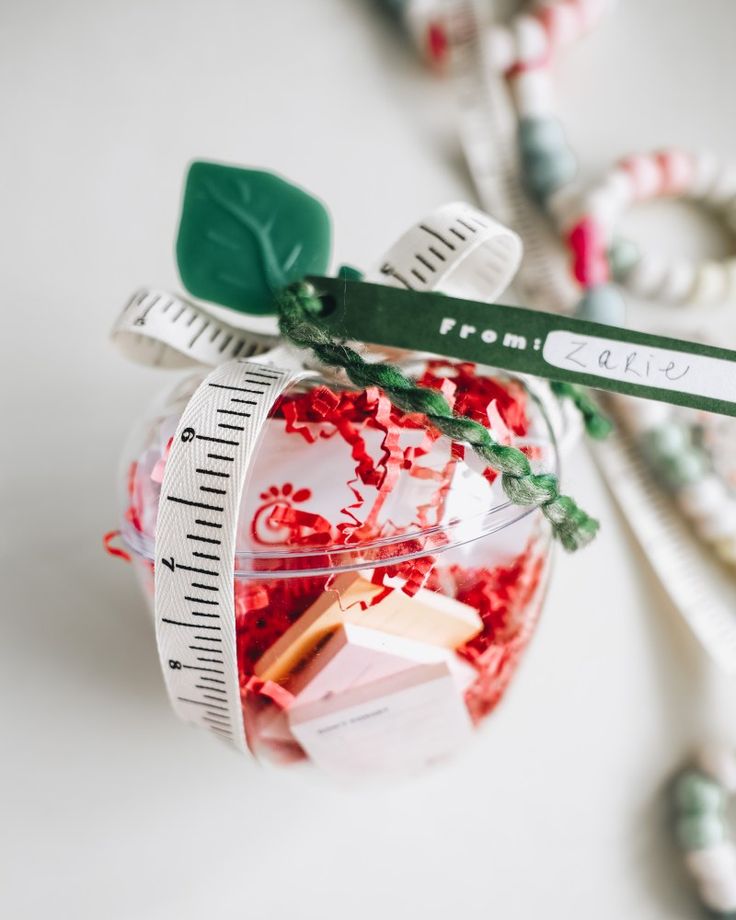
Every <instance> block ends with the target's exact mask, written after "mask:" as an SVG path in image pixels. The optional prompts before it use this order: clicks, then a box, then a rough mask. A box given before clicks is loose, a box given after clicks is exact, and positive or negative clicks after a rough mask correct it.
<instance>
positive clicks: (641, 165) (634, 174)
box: [619, 153, 664, 201]
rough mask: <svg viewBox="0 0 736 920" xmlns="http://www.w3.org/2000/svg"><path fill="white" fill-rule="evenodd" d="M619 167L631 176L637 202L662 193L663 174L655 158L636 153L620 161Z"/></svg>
mask: <svg viewBox="0 0 736 920" xmlns="http://www.w3.org/2000/svg"><path fill="white" fill-rule="evenodd" d="M619 166H620V167H621V168H622V169H625V170H626V172H627V173H628V174H629V175H630V176H631V184H632V185H633V187H634V196H635V199H636V200H637V201H644V200H646V199H648V198H655V197H656V196H657V195H660V194H661V193H662V186H663V184H664V174H663V172H662V168H661V166H660V164H659V161H658V160H657V158H656V157H653V156H649V155H648V154H643V153H638V154H634V155H633V156H630V157H626V158H625V159H623V160H621V162H620V163H619Z"/></svg>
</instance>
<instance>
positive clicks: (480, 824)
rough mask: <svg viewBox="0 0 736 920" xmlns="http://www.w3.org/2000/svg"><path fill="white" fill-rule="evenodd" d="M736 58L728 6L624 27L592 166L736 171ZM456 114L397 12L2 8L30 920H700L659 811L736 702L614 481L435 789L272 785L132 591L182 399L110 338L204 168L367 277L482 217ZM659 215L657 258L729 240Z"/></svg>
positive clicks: (585, 465) (23, 845)
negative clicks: (646, 556)
mask: <svg viewBox="0 0 736 920" xmlns="http://www.w3.org/2000/svg"><path fill="white" fill-rule="evenodd" d="M735 31H736V5H734V4H733V3H732V2H729V0H702V2H700V3H698V4H693V3H692V2H686V0H638V2H634V0H628V2H625V0H624V2H622V3H621V4H620V7H619V10H618V12H617V14H616V15H615V16H614V17H613V18H611V19H610V20H609V22H607V24H606V25H605V27H603V28H601V29H600V30H599V32H598V33H596V34H595V35H594V36H592V37H591V38H590V39H589V41H588V42H587V43H586V45H585V46H584V47H580V48H578V49H576V50H575V51H574V52H572V53H571V54H570V56H569V57H568V58H567V59H566V60H565V62H564V64H563V65H562V66H561V67H560V74H559V76H560V84H561V87H562V90H563V105H562V110H563V114H564V117H565V119H566V121H567V124H568V127H569V131H570V136H571V138H572V141H573V143H574V144H575V146H576V147H577V149H578V151H579V153H580V154H581V157H582V160H583V162H584V164H585V169H586V171H588V172H592V171H593V170H594V169H596V168H599V167H602V166H603V165H605V164H606V163H608V162H609V161H610V160H611V158H613V157H614V156H617V155H620V154H622V153H624V152H627V151H629V150H632V149H648V148H650V147H653V146H661V145H663V144H669V143H676V144H680V145H683V146H690V147H711V148H713V149H714V150H716V151H717V152H718V153H719V154H721V155H722V156H723V157H724V158H728V157H732V158H734V157H736V133H734V130H733V118H732V116H733V103H732V100H731V93H732V87H733V84H734V82H735V80H736V59H734V55H733V35H734V34H735ZM447 101H448V100H447V96H446V94H445V91H444V89H443V87H442V85H441V84H440V83H439V82H438V81H436V80H433V79H432V78H431V77H429V76H428V75H427V74H425V73H424V72H423V71H422V70H421V68H420V67H419V66H417V64H416V62H415V61H413V60H412V58H411V56H410V55H408V54H406V53H405V49H404V47H403V46H402V44H401V42H400V40H399V39H398V38H397V37H396V36H394V35H393V34H392V33H391V31H390V29H389V28H388V26H387V24H386V22H385V21H384V20H383V19H382V18H381V17H380V16H378V15H376V14H375V11H374V9H373V8H372V6H371V4H369V3H367V2H362V3H361V2H350V0H310V2H309V3H304V2H297V0H270V2H268V3H266V2H262V3H255V2H252V0H251V2H249V0H210V2H208V3H195V2H178V3H177V2H174V0H148V2H145V0H130V2H112V0H110V2H101V0H76V2H72V0H67V2H65V3H59V2H51V0H46V2H42V0H24V2H23V3H16V4H10V3H5V4H3V9H2V29H0V110H1V111H2V113H3V115H2V126H3V139H2V142H1V143H0V161H1V162H2V169H1V170H0V214H1V215H2V216H1V217H0V234H1V238H0V277H1V278H2V282H1V283H2V291H3V311H4V312H3V330H2V335H1V336H0V367H2V371H3V385H4V386H3V405H2V426H3V431H2V437H3V444H4V450H3V462H2V529H1V538H0V554H1V557H2V558H1V562H2V569H3V575H2V603H1V604H0V609H1V610H2V614H1V616H2V641H1V643H0V657H1V659H2V666H1V667H0V683H1V684H2V688H3V697H2V698H3V727H2V731H3V736H4V743H3V745H2V752H3V753H2V756H1V757H0V790H1V791H0V799H1V800H2V804H1V807H0V822H1V823H0V828H1V829H0V837H1V838H2V844H1V846H2V858H0V913H2V916H4V917H8V918H13V920H21V918H29V917H30V918H47V917H63V918H66V917H69V918H75V920H85V918H90V920H92V918H94V920H100V918H104V920H128V918H135V920H149V918H150V920H169V918H171V920H174V918H176V920H189V918H192V920H194V918H197V920H201V918H205V917H207V918H210V917H211V918H230V917H233V918H235V917H238V918H244V917H263V918H268V920H270V918H277V920H281V918H288V917H291V916H293V917H299V918H300V920H312V918H320V920H331V918H343V917H349V918H351V920H367V918H376V917H384V918H391V920H393V918H403V917H413V916H421V917H423V918H425V920H434V918H446V917H453V918H471V920H481V918H487V917H499V918H501V917H502V918H504V920H516V918H522V920H531V918H538V917H543V916H544V917H559V918H588V917H595V918H596V920H620V918H622V917H627V918H628V917H636V918H637V920H648V918H665V917H666V918H685V917H692V916H697V915H698V909H697V907H696V906H695V902H694V899H693V897H692V895H691V892H690V888H689V885H688V884H687V881H686V879H685V878H684V877H683V875H682V873H681V871H680V869H679V867H678V863H677V860H676V857H675V854H674V851H673V849H672V846H671V844H670V842H669V834H668V828H667V821H666V808H665V805H664V803H663V799H662V787H663V783H664V781H665V780H666V778H667V776H668V775H669V773H670V771H672V770H673V769H674V768H675V767H676V766H677V765H678V763H679V762H680V761H681V758H682V757H683V756H684V755H685V753H686V751H687V749H688V747H689V746H690V745H691V743H692V742H694V741H695V740H697V739H698V738H699V737H700V735H701V734H702V733H707V732H708V731H709V730H717V731H723V732H724V733H725V737H727V738H730V739H731V740H736V739H734V737H733V736H734V734H735V733H736V731H735V729H734V726H733V725H732V724H731V723H732V720H733V716H734V714H735V710H736V705H735V704H734V700H733V693H732V690H733V685H732V682H730V681H728V680H726V679H725V678H723V677H721V676H719V675H717V674H715V673H713V671H712V670H711V669H710V668H709V666H708V663H707V660H706V659H705V656H704V655H703V654H702V653H701V652H700V650H699V649H698V648H697V647H696V645H695V644H694V642H693V641H692V640H691V638H690V636H689V633H688V631H687V629H686V628H685V627H684V626H683V625H682V623H681V622H680V621H679V620H678V618H677V616H676V614H675V613H674V610H673V609H672V608H671V606H670V604H669V602H668V601H667V600H666V598H665V596H664V594H663V592H662V590H661V589H660V588H659V587H658V585H657V583H656V582H655V580H654V579H653V577H652V575H651V574H650V572H649V570H648V568H647V565H646V564H645V562H644V561H643V560H642V559H641V556H640V554H639V553H638V551H637V550H636V549H635V546H634V544H633V543H632V541H631V539H630V537H629V534H628V532H627V530H626V526H625V524H624V523H623V521H622V518H621V517H620V516H619V514H618V512H617V511H616V509H615V508H614V506H613V505H612V503H611V501H610V499H609V497H608V495H607V492H606V490H605V487H604V486H603V485H602V483H601V481H600V479H599V476H598V475H597V473H596V472H595V470H594V468H593V467H592V464H591V462H590V461H589V459H588V458H587V457H586V456H585V455H584V454H582V453H581V454H580V455H579V456H577V457H576V458H575V459H574V460H573V461H572V462H570V463H569V464H568V469H567V485H568V488H569V489H570V490H571V491H573V492H574V494H575V495H576V497H577V498H578V499H579V500H580V502H581V503H582V504H583V505H584V506H585V507H586V508H589V509H590V510H591V511H593V512H595V513H596V514H598V515H599V516H600V517H601V519H602V521H603V525H604V526H603V529H602V532H601V535H600V538H599V539H598V540H597V542H596V543H595V545H594V546H593V547H592V548H590V549H589V550H587V551H586V553H585V554H584V556H580V557H579V558H570V557H567V558H562V557H561V556H560V557H559V558H558V560H557V567H556V573H555V577H554V582H553V586H552V590H551V594H550V597H549V602H548V605H547V608H546V612H545V615H544V617H543V621H542V624H541V627H540V629H539V633H538V635H537V638H536V639H535V641H534V643H533V645H532V648H531V650H530V651H529V654H528V656H527V658H526V661H525V663H524V665H523V667H522V669H521V671H520V672H519V675H518V678H517V680H516V682H515V684H514V685H513V687H512V690H511V692H510V693H509V696H508V698H507V700H506V701H505V702H504V704H503V705H502V707H501V708H500V709H499V711H498V712H497V714H496V715H495V716H494V717H493V719H492V720H491V721H490V722H489V723H488V724H487V727H486V729H485V730H484V731H483V732H482V733H481V735H480V737H479V738H478V740H477V742H476V743H475V745H474V746H473V747H472V749H471V750H470V751H469V752H468V753H467V755H466V756H464V757H463V758H461V759H460V760H459V761H457V762H456V763H454V764H453V765H452V766H450V767H448V768H445V769H439V770H437V771H436V772H433V773H430V774H429V775H427V776H425V777H424V778H422V779H420V780H418V781H416V782H413V783H411V784H401V785H399V786H395V787H390V788H369V789H365V790H353V791H346V790H343V789H339V788H335V787H334V786H332V785H330V784H328V783H326V782H324V781H319V780H318V779H316V778H315V777H314V776H313V775H308V776H307V775H303V774H301V773H296V774H291V775H290V774H288V773H286V772H277V771H273V770H271V771H269V770H261V769H260V768H258V767H256V766H254V765H252V764H248V763H246V762H245V761H243V760H241V759H239V758H238V757H237V756H236V755H235V754H230V753H229V752H228V751H226V750H225V749H224V748H223V747H221V746H220V745H219V744H217V743H216V742H214V741H213V740H210V739H209V738H207V737H205V736H203V735H201V734H199V733H197V732H195V731H192V730H190V729H189V728H187V727H186V726H184V725H183V724H180V723H179V722H177V721H176V720H175V719H174V718H173V717H172V715H171V713H170V712H169V708H168V704H167V702H166V699H165V696H164V691H163V687H162V682H161V677H160V674H159V669H158V662H157V658H156V652H155V648H154V640H153V632H152V628H151V624H150V622H149V621H148V620H147V617H146V613H145V611H144V607H143V601H142V598H141V596H140V595H139V593H138V589H137V586H136V584H135V583H134V580H133V575H132V572H131V571H130V570H129V569H128V568H127V567H126V566H125V565H123V564H122V563H119V562H118V561H116V560H113V559H111V558H109V557H107V556H106V555H105V554H104V553H103V551H102V548H101V543H100V537H101V534H102V533H103V532H104V531H106V530H108V529H110V528H111V527H114V526H115V524H116V502H115V476H116V463H117V459H118V454H119V451H120V448H121V444H122V442H123V439H124V437H125V434H126V431H127V430H128V428H129V426H130V425H131V424H132V422H133V421H134V420H135V419H136V417H137V416H138V415H139V413H140V412H141V411H142V410H143V409H144V407H145V406H146V405H147V403H148V401H149V400H150V399H151V398H152V397H153V396H154V394H156V393H157V392H158V390H159V389H160V388H161V387H162V386H163V385H164V384H165V382H166V381H165V375H164V374H163V373H162V372H155V371H147V370H143V369H141V368H138V367H134V366H132V365H129V364H127V363H126V362H125V360H124V359H123V358H121V357H120V356H118V355H117V354H116V353H115V352H114V351H113V350H112V348H111V346H110V345H109V344H108V342H107V339H106V335H107V331H108V328H109V326H110V323H111V321H112V319H113V317H114V316H115V313H116V311H117V309H118V308H119V306H120V305H121V304H122V302H123V301H124V300H125V299H126V297H127V295H128V293H129V292H130V291H131V290H132V289H133V288H134V287H136V286H137V285H139V284H141V283H152V284H157V285H162V286H167V285H168V286H176V283H177V282H176V272H175V267H174V261H173V257H172V240H173V236H174V232H175V226H176V221H177V211H178V203H179V194H180V188H181V181H182V176H183V171H184V168H185V166H186V163H187V161H188V160H190V159H191V158H193V157H197V156H199V157H210V158H216V159H220V160H224V161H231V162H234V163H242V164H249V165H255V166H262V167H267V168H271V169H273V170H276V171H278V172H281V173H282V174H284V175H286V176H289V177H291V178H292V179H293V180H295V181H297V182H299V183H300V184H302V185H303V186H304V187H306V188H308V189H310V190H311V191H313V192H314V193H316V194H318V195H319V196H320V197H321V198H322V199H323V200H325V201H326V202H328V203H329V205H330V207H331V210H332V213H333V215H334V223H335V235H336V245H335V252H336V262H337V261H348V262H351V263H353V264H357V265H366V264H367V263H370V262H371V261H372V260H373V259H375V258H377V257H379V256H380V254H381V253H382V251H383V250H384V248H385V247H386V246H387V245H388V244H389V243H390V242H391V241H392V240H393V239H394V238H395V237H396V235H397V234H398V233H399V232H400V231H402V230H403V229H404V228H405V227H406V226H407V225H408V224H409V223H410V222H412V221H413V220H415V219H416V218H417V217H419V216H420V215H422V214H423V213H424V212H426V211H427V210H429V209H431V208H432V207H434V206H435V205H437V204H439V203H442V202H444V201H446V200H452V199H457V198H462V197H469V196H470V195H471V194H472V193H471V191H470V188H469V186H468V182H467V178H466V175H465V173H464V171H463V169H462V168H461V167H460V165H459V158H458V154H457V150H456V146H455V141H454V136H453V131H452V127H451V125H450V124H449V122H448V120H447ZM727 116H730V118H729V117H727ZM657 217H658V216H657V214H656V213H654V214H650V216H649V218H647V219H646V220H644V219H643V221H642V223H641V226H642V227H644V232H645V233H648V234H649V239H650V240H651V241H652V243H653V245H657V246H659V247H661V248H663V249H666V246H667V245H671V246H672V247H673V248H674V249H676V250H677V251H692V249H693V246H694V245H697V246H699V247H701V248H703V249H708V247H710V248H711V251H719V250H718V247H719V246H722V245H723V243H722V242H721V241H719V240H718V238H717V236H716V235H715V234H714V231H713V229H712V227H710V225H709V224H707V222H703V221H700V222H699V223H698V227H699V232H700V235H699V236H698V239H697V241H696V243H695V244H694V243H693V242H692V241H691V242H688V241H687V237H686V235H685V234H684V232H683V231H684V227H685V224H684V222H683V220H682V219H681V215H679V214H677V213H676V214H675V217H674V218H673V219H672V220H671V221H665V223H664V224H662V222H661V220H660V219H657Z"/></svg>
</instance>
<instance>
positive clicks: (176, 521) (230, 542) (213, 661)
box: [154, 359, 304, 751]
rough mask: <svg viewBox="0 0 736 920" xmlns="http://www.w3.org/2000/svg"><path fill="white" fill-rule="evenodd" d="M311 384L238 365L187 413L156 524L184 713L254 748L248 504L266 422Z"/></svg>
mask: <svg viewBox="0 0 736 920" xmlns="http://www.w3.org/2000/svg"><path fill="white" fill-rule="evenodd" d="M301 376H304V375H303V374H295V373H292V372H291V371H284V370H279V369H278V368H274V367H270V366H269V365H267V364H259V363H255V362H252V361H245V360H241V359H239V360H235V361H230V362H228V363H227V364H223V365H222V366H220V367H218V368H216V369H215V370H214V371H213V372H212V373H211V374H210V375H209V376H208V377H206V378H205V380H204V381H203V382H202V384H201V385H200V386H199V388H198V389H197V390H196V392H195V393H194V395H193V396H192V398H191V400H190V401H189V404H188V405H187V407H186V409H185V410H184V414H183V415H182V417H181V420H180V422H179V425H178V427H177V430H176V434H175V436H174V440H173V442H172V446H171V451H170V453H169V457H168V460H167V462H166V469H165V472H164V478H163V483H162V486H161V498H160V502H159V512H158V522H157V525H156V561H155V567H154V577H155V586H156V614H155V618H156V641H157V644H158V651H159V656H160V659H161V666H162V668H163V672H164V678H165V681H166V688H167V690H168V693H169V697H170V699H171V703H172V705H173V707H174V709H175V711H176V712H177V714H178V715H179V716H180V717H181V718H182V719H184V720H185V721H187V722H194V723H195V724H197V725H200V726H201V727H203V728H207V729H209V730H210V731H212V732H214V733H215V734H217V735H219V736H221V737H223V738H226V739H227V740H229V741H231V742H232V744H233V745H235V747H237V748H238V749H240V750H242V751H245V750H246V749H247V745H246V739H245V732H244V728H243V713H242V707H241V702H240V682H239V679H238V658H237V650H236V643H235V607H234V597H233V580H234V575H235V540H236V528H237V523H238V515H239V512H240V501H241V497H242V492H243V486H244V483H245V480H246V476H247V473H248V469H249V466H250V463H251V461H252V458H253V454H254V451H255V448H256V446H257V443H258V439H259V436H260V434H261V431H262V430H263V426H264V423H265V421H266V418H267V417H268V414H269V412H270V410H271V409H272V407H273V405H274V403H275V402H276V400H277V399H278V397H279V395H280V394H281V393H283V391H284V390H285V389H286V387H287V386H288V385H289V384H290V383H292V382H293V381H294V380H296V379H298V378H300V377H301Z"/></svg>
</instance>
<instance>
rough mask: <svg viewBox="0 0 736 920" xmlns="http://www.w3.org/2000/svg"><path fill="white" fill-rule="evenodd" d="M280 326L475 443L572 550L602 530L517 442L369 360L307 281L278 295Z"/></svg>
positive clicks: (507, 485) (506, 486) (353, 376)
mask: <svg viewBox="0 0 736 920" xmlns="http://www.w3.org/2000/svg"><path fill="white" fill-rule="evenodd" d="M276 306H277V309H278V315H279V329H280V330H281V334H282V335H283V336H284V338H285V339H286V340H287V341H289V342H291V343H292V344H294V345H296V346H298V347H299V348H308V349H311V350H312V352H313V353H314V354H315V355H316V356H317V358H319V360H320V361H321V362H322V363H323V364H325V365H327V366H328V367H339V368H342V369H343V370H344V371H345V372H346V373H347V375H348V377H349V378H350V380H351V381H352V383H354V384H355V386H357V387H360V388H361V389H365V388H366V387H371V386H376V387H379V388H380V389H381V390H383V392H384V393H385V394H386V395H387V396H388V398H389V399H390V400H391V402H392V403H393V404H394V405H395V406H396V407H397V408H398V409H401V410H402V411H403V412H420V413H422V414H423V415H425V416H426V417H427V419H428V421H429V422H430V423H431V424H432V426H433V427H434V428H436V429H437V430H438V431H439V432H441V433H442V434H444V435H446V436H447V437H448V438H451V439H452V440H453V441H459V442H462V443H464V444H468V445H470V446H471V447H472V448H473V450H474V451H475V452H476V454H478V456H479V457H481V459H483V460H484V461H485V462H486V463H487V464H488V466H490V467H491V469H493V470H495V471H496V472H498V473H500V474H501V484H502V487H503V490H504V492H505V494H506V496H507V497H508V498H509V500H510V501H512V502H513V503H514V504H516V505H539V507H540V508H541V510H542V513H543V514H544V516H545V517H546V518H547V520H548V521H549V522H550V524H551V525H552V531H553V533H554V535H555V537H556V538H557V539H558V540H559V541H560V543H562V545H563V546H564V547H565V549H566V550H569V551H571V552H572V551H574V550H577V549H580V548H581V547H583V546H586V545H587V544H588V543H590V541H591V540H592V539H593V537H594V536H595V535H596V533H597V531H598V526H599V525H598V522H597V521H596V520H594V519H593V518H591V517H589V516H588V515H587V514H586V513H585V512H584V511H583V510H582V509H581V508H578V506H577V505H576V504H575V502H574V501H573V500H572V499H571V498H568V497H567V496H566V495H560V493H559V488H558V483H557V478H556V477H555V476H551V475H549V474H547V473H540V474H537V473H533V472H532V468H531V464H530V463H529V459H528V458H527V456H526V454H524V453H523V452H522V451H520V450H518V449H517V448H516V447H509V446H506V445H504V444H498V443H497V442H496V441H494V440H493V438H492V437H491V434H490V432H489V431H488V429H487V428H485V427H484V426H483V425H481V424H480V423H479V422H476V421H474V420H473V419H470V418H467V417H465V416H462V415H456V414H455V413H453V411H452V408H451V407H450V404H449V403H448V402H447V400H446V399H445V397H444V396H443V395H442V393H440V392H439V391H438V390H432V389H429V388H427V387H420V386H418V385H417V384H416V383H415V382H414V381H413V380H411V379H410V378H409V377H407V376H406V375H405V374H404V373H403V371H401V370H400V369H399V368H398V367H395V366H394V365H391V364H369V363H368V362H367V361H364V360H363V358H362V357H361V356H360V355H359V354H358V352H357V351H355V350H354V349H353V348H351V347H350V346H349V345H347V344H346V343H345V342H344V341H341V340H339V339H336V338H335V337H334V336H333V335H332V334H331V333H330V332H328V331H327V330H326V329H325V328H324V327H323V326H321V325H320V323H319V315H320V312H321V310H322V304H321V302H320V300H319V298H318V297H317V296H316V293H315V290H314V288H313V287H312V285H311V284H308V283H307V282H297V283H296V284H293V285H290V286H289V287H287V288H285V289H284V290H283V291H281V293H280V294H279V295H278V296H277V298H276Z"/></svg>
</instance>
